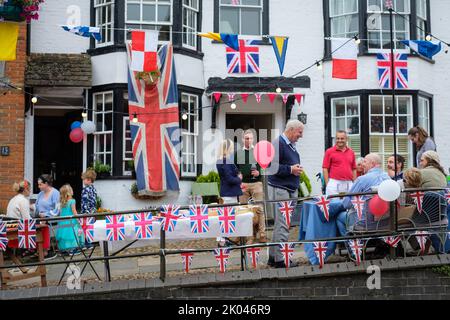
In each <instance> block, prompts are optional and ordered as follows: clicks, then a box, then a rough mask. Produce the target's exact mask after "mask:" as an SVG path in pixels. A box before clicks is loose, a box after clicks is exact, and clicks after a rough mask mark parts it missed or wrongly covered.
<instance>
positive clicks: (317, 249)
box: [313, 241, 328, 268]
mask: <svg viewBox="0 0 450 320" xmlns="http://www.w3.org/2000/svg"><path fill="white" fill-rule="evenodd" d="M313 245H314V253H315V254H316V256H317V259H318V260H319V267H320V268H322V267H323V265H324V264H325V255H326V253H327V249H328V247H327V243H326V242H325V241H320V242H314V243H313Z"/></svg>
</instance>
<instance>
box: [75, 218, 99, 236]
mask: <svg viewBox="0 0 450 320" xmlns="http://www.w3.org/2000/svg"><path fill="white" fill-rule="evenodd" d="M78 222H79V223H80V226H81V229H82V230H83V234H84V238H85V239H86V241H87V242H94V223H95V218H93V217H90V218H87V217H84V218H80V219H78Z"/></svg>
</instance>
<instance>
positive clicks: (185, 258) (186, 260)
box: [181, 252, 194, 273]
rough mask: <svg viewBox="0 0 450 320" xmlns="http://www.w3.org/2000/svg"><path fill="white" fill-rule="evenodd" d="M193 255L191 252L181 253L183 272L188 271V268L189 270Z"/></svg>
mask: <svg viewBox="0 0 450 320" xmlns="http://www.w3.org/2000/svg"><path fill="white" fill-rule="evenodd" d="M193 257H194V253H193V252H184V253H182V254H181V261H182V263H183V266H184V272H186V273H189V270H191V265H192V259H193Z"/></svg>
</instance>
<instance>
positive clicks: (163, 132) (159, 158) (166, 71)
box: [127, 44, 180, 196]
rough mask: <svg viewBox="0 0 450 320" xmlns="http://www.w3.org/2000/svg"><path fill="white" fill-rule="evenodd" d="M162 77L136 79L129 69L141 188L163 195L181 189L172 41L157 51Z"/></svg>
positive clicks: (130, 109)
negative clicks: (151, 81) (148, 79)
mask: <svg viewBox="0 0 450 320" xmlns="http://www.w3.org/2000/svg"><path fill="white" fill-rule="evenodd" d="M131 51H132V50H131V46H130V45H129V44H128V45H127V52H128V63H129V66H130V65H131V63H132V56H131ZM157 60H158V68H159V71H160V76H159V77H158V79H157V80H156V85H151V84H147V83H146V82H145V81H144V80H140V79H137V76H138V73H137V72H135V71H132V70H131V68H130V67H129V68H128V104H129V107H128V109H129V115H130V119H131V117H133V118H134V117H136V118H137V122H131V121H130V132H131V141H132V151H133V159H134V163H135V168H136V184H137V187H138V191H139V192H141V193H143V194H147V195H157V196H161V195H162V194H164V193H165V192H166V191H167V190H174V191H178V190H179V189H180V188H179V172H180V162H179V156H178V155H179V148H180V138H179V128H180V126H179V119H178V117H179V108H178V89H177V80H176V72H175V64H174V59H173V48H172V45H171V44H167V45H163V46H162V47H161V48H160V49H159V51H158V58H157Z"/></svg>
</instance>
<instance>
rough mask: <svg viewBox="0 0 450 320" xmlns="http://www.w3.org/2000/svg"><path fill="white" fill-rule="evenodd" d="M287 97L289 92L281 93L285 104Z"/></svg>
mask: <svg viewBox="0 0 450 320" xmlns="http://www.w3.org/2000/svg"><path fill="white" fill-rule="evenodd" d="M288 99H289V93H285V94H283V103H284V104H286V103H287V101H288Z"/></svg>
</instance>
